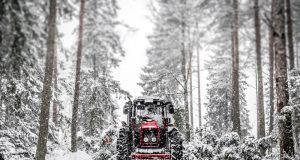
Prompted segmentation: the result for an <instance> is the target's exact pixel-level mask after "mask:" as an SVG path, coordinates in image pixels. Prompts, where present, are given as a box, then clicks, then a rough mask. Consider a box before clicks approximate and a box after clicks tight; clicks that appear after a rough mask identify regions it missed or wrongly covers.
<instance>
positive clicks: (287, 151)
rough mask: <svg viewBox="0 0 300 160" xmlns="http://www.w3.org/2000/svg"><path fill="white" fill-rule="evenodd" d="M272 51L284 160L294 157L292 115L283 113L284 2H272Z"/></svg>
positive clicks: (286, 94)
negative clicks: (273, 52) (273, 54)
mask: <svg viewBox="0 0 300 160" xmlns="http://www.w3.org/2000/svg"><path fill="white" fill-rule="evenodd" d="M274 1H275V2H274V3H275V4H274V21H273V26H274V31H273V36H274V49H275V50H274V51H275V81H276V94H277V112H278V115H280V117H281V118H280V120H279V134H280V137H279V142H280V144H279V145H280V159H281V160H285V159H287V158H285V157H284V156H285V155H288V156H290V157H294V154H295V152H294V141H293V128H292V113H291V112H289V111H284V109H283V108H284V107H285V106H288V101H289V92H288V82H287V61H286V49H285V18H284V13H285V12H284V0H274Z"/></svg>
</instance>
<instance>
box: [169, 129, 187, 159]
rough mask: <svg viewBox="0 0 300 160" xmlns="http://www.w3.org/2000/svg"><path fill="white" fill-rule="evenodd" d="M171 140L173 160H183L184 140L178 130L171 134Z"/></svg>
mask: <svg viewBox="0 0 300 160" xmlns="http://www.w3.org/2000/svg"><path fill="white" fill-rule="evenodd" d="M170 139H171V144H170V145H171V156H172V158H171V159H172V160H182V158H183V149H184V148H183V138H182V137H181V135H180V132H179V131H178V130H177V129H174V130H173V131H172V132H171V134H170Z"/></svg>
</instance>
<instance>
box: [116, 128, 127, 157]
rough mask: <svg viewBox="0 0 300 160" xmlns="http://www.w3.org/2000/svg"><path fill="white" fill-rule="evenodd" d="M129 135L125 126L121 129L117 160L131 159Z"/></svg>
mask: <svg viewBox="0 0 300 160" xmlns="http://www.w3.org/2000/svg"><path fill="white" fill-rule="evenodd" d="M128 148H129V145H128V135H127V133H126V130H125V129H124V128H122V129H120V131H119V137H118V139H117V160H129V157H128V155H129V149H128Z"/></svg>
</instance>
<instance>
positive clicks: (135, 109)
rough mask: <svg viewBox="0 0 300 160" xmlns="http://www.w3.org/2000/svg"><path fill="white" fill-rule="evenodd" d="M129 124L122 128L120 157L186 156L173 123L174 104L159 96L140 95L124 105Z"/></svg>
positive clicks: (123, 158) (119, 148) (168, 157)
mask: <svg viewBox="0 0 300 160" xmlns="http://www.w3.org/2000/svg"><path fill="white" fill-rule="evenodd" d="M123 111H124V114H127V123H126V122H123V127H122V128H121V129H120V131H119V137H118V140H117V152H118V155H117V159H118V160H128V159H174V160H180V159H182V155H183V145H182V142H183V139H182V138H181V134H180V133H179V131H178V130H177V129H176V128H175V126H174V119H173V113H174V106H173V105H172V103H171V102H166V101H164V100H162V99H160V98H157V97H139V98H137V99H136V100H134V101H133V102H132V101H131V100H129V101H128V102H126V104H125V106H124V110H123Z"/></svg>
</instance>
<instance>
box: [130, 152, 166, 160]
mask: <svg viewBox="0 0 300 160" xmlns="http://www.w3.org/2000/svg"><path fill="white" fill-rule="evenodd" d="M130 157H131V158H133V159H166V160H167V159H171V154H166V153H133V154H131V156H130Z"/></svg>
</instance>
